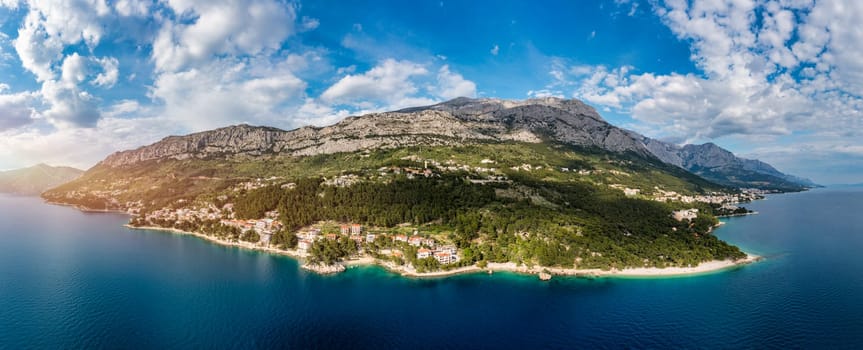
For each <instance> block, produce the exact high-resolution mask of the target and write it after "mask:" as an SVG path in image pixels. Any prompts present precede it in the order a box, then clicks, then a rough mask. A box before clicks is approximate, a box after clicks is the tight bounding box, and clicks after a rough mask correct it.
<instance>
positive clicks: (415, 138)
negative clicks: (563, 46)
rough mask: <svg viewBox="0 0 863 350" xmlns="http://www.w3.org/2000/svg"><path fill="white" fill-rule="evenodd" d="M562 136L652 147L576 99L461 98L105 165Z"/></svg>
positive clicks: (226, 133)
mask: <svg viewBox="0 0 863 350" xmlns="http://www.w3.org/2000/svg"><path fill="white" fill-rule="evenodd" d="M546 138H550V139H553V140H554V141H557V142H562V143H567V144H572V145H577V146H585V147H598V148H602V149H606V150H609V151H613V152H626V151H632V152H635V153H637V154H639V155H642V156H649V154H650V153H649V151H648V150H647V148H645V147H644V145H643V144H641V143H640V142H639V141H638V140H637V139H636V138H634V137H632V136H631V135H630V134H629V133H628V132H627V131H626V130H623V129H620V128H617V127H615V126H613V125H611V124H609V123H607V122H606V121H604V120H603V119H602V118H601V117H600V116H599V114H598V113H596V111H595V110H594V109H593V108H592V107H590V106H587V105H585V104H584V103H582V102H581V101H577V100H563V99H555V98H548V99H533V100H526V101H520V102H512V101H505V100H497V99H466V98H459V99H455V100H451V101H448V102H444V103H441V104H437V105H433V106H427V107H418V108H411V109H404V110H400V111H395V112H385V113H374V114H368V115H363V116H358V117H348V118H345V119H344V120H342V121H341V122H339V123H336V124H334V125H331V126H327V127H322V128H318V127H303V128H299V129H294V130H290V131H285V130H281V129H276V128H269V127H254V126H249V125H237V126H230V127H225V128H220V129H216V130H212V131H205V132H199V133H195V134H190V135H186V136H170V137H167V138H165V139H163V140H161V141H159V142H157V143H155V144H152V145H149V146H144V147H141V148H138V149H135V150H131V151H122V152H117V153H114V154H112V155H110V156H109V157H108V158H106V159H105V160H104V161H102V163H101V164H103V165H106V166H110V167H118V166H123V165H129V164H134V163H137V162H141V161H147V160H153V159H163V158H172V159H187V158H192V157H199V158H203V157H209V156H217V155H224V154H231V155H238V154H239V155H251V156H258V155H263V154H288V155H295V156H308V155H317V154H330V153H338V152H353V151H358V150H364V149H376V148H394V147H401V146H408V145H416V144H423V145H432V146H436V145H453V144H459V143H466V142H488V141H524V142H542V140H543V139H546Z"/></svg>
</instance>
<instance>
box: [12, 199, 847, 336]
mask: <svg viewBox="0 0 863 350" xmlns="http://www.w3.org/2000/svg"><path fill="white" fill-rule="evenodd" d="M749 207H751V208H752V209H754V210H757V211H759V212H760V214H759V215H754V216H748V217H741V218H733V219H729V220H727V225H725V226H724V227H722V228H721V229H719V230H718V232H717V234H718V235H719V236H720V237H722V238H723V239H725V240H727V241H729V242H731V243H733V244H737V245H739V246H741V247H742V248H744V250H747V251H750V252H753V253H756V254H760V255H763V256H766V257H767V260H766V261H763V262H760V263H757V264H754V265H749V266H745V267H741V268H738V269H734V270H731V271H724V272H719V273H714V274H709V275H703V276H697V277H683V278H666V279H619V278H600V279H577V278H559V277H556V278H555V279H553V280H552V281H551V282H547V283H546V282H540V281H538V280H537V278H536V277H535V276H519V275H514V274H505V273H497V274H495V275H492V276H489V275H479V274H478V275H468V276H458V277H452V278H447V279H434V280H418V279H406V278H401V277H398V276H395V275H392V274H389V273H387V272H385V271H383V270H381V269H379V268H370V267H369V268H353V269H349V270H348V272H346V273H343V274H340V275H337V276H317V275H314V274H310V273H307V272H304V271H303V270H301V269H300V268H299V266H298V264H297V262H296V261H294V260H292V259H290V258H286V257H277V256H270V255H267V254H262V253H257V252H252V251H246V250H241V249H236V248H227V247H221V246H218V245H214V244H211V243H208V242H205V241H202V240H199V239H196V238H194V237H188V236H180V235H174V234H170V233H164V232H156V231H137V230H128V229H125V228H123V227H122V226H121V225H122V224H124V223H125V222H126V221H127V217H126V216H124V215H119V214H97V213H82V212H79V211H77V210H75V209H72V208H68V207H60V206H52V205H46V204H43V203H41V201H40V200H39V199H36V198H22V197H2V196H0V226H2V227H0V348H8V349H22V348H52V349H57V348H86V349H93V348H157V349H164V348H292V349H306V348H330V349H352V348H367V349H449V348H453V349H455V348H460V349H461V348H466V349H484V348H488V349H503V348H527V349H537V348H564V349H568V348H587V349H596V348H657V349H667V348H687V349H694V348H752V349H763V348H778V349H787V348H828V349H838V348H848V349H860V348H863V189H861V188H827V189H818V190H814V191H810V192H805V193H795V194H782V195H773V196H770V197H769V198H768V199H767V200H763V201H758V202H756V203H752V204H751V205H749Z"/></svg>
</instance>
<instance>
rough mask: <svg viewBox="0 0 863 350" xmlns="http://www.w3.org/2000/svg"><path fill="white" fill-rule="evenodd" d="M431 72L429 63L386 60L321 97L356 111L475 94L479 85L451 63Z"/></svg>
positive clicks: (402, 105)
mask: <svg viewBox="0 0 863 350" xmlns="http://www.w3.org/2000/svg"><path fill="white" fill-rule="evenodd" d="M436 70H437V74H432V73H431V72H432V71H430V70H429V67H427V65H426V64H420V63H416V62H413V61H408V60H395V59H392V58H389V59H385V60H383V61H381V62H380V63H378V64H377V65H376V66H374V67H372V68H371V69H370V70H368V71H367V72H365V73H362V74H348V75H346V76H344V77H342V78H341V79H340V80H339V81H337V82H336V83H335V84H333V85H332V86H330V87H329V88H327V89H326V90H325V91H324V92H323V93H322V94H321V96H320V100H321V101H322V102H323V103H326V104H342V105H350V106H353V107H354V111H356V112H357V113H362V112H372V111H381V110H393V109H399V108H405V107H413V106H420V105H428V104H433V103H436V102H439V101H441V100H444V99H451V98H455V97H459V96H466V97H475V96H476V84H475V83H474V82H472V81H470V80H467V79H465V78H464V77H463V76H462V75H461V74H459V73H457V72H454V71H452V70H451V69H450V67H449V66H448V65H443V66H440V68H437V69H436Z"/></svg>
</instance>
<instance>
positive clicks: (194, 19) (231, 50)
mask: <svg viewBox="0 0 863 350" xmlns="http://www.w3.org/2000/svg"><path fill="white" fill-rule="evenodd" d="M167 5H168V6H169V7H170V8H171V9H172V10H173V12H174V13H175V14H176V15H177V17H180V20H178V21H170V20H167V21H165V23H164V25H163V27H162V29H161V30H160V32H159V34H158V36H157V37H156V39H155V41H154V42H153V62H154V63H155V65H156V68H157V69H158V70H159V71H179V70H181V69H183V68H186V67H187V66H188V65H189V64H193V63H199V62H205V61H207V60H208V59H210V58H212V56H213V55H223V54H228V55H243V54H249V55H254V54H257V53H260V52H261V51H263V50H265V49H270V50H275V49H278V48H279V47H280V46H281V43H282V41H284V40H285V39H286V38H287V37H288V36H289V35H291V34H293V33H294V20H295V18H296V14H295V13H294V9H293V7H291V6H286V5H285V4H284V3H282V2H279V1H275V0H243V1H211V0H169V1H167ZM190 18H191V20H190Z"/></svg>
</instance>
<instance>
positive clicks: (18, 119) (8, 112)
mask: <svg viewBox="0 0 863 350" xmlns="http://www.w3.org/2000/svg"><path fill="white" fill-rule="evenodd" d="M8 88H9V86H8V85H5V84H0V132H2V131H4V130H9V129H15V128H18V127H21V126H24V125H27V124H30V123H31V122H33V115H34V114H35V111H34V109H33V104H34V102H35V100H36V94H35V93H32V92H20V93H13V94H7V93H5V91H6V90H8Z"/></svg>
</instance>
